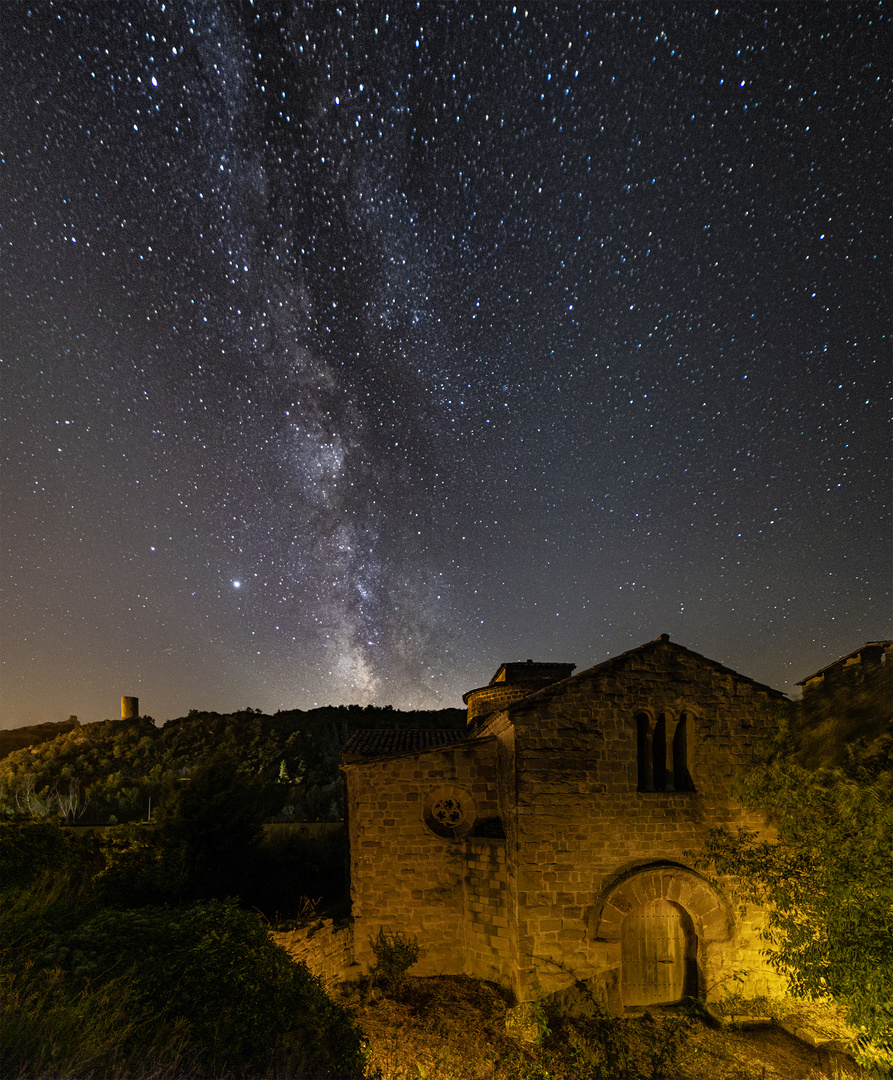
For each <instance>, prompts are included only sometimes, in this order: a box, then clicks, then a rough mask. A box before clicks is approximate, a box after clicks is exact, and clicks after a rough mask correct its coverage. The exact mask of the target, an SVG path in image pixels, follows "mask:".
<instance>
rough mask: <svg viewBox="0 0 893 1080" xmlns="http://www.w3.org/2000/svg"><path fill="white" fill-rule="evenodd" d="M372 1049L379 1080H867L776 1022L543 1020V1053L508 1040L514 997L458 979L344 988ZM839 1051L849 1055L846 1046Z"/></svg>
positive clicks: (668, 1014) (666, 1013) (810, 1015)
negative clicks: (390, 988)
mask: <svg viewBox="0 0 893 1080" xmlns="http://www.w3.org/2000/svg"><path fill="white" fill-rule="evenodd" d="M344 991H345V995H346V997H347V1004H349V1005H350V1006H351V1007H352V1008H354V1009H355V1010H356V1014H357V1021H358V1023H359V1025H360V1027H361V1028H362V1029H363V1031H364V1032H365V1033H366V1036H367V1038H368V1041H369V1060H370V1076H371V1077H374V1078H377V1080H823V1078H824V1077H835V1080H848V1078H850V1077H852V1078H856V1077H859V1076H864V1075H865V1074H864V1073H862V1072H861V1071H860V1070H858V1068H857V1067H856V1066H855V1065H852V1064H851V1063H849V1062H847V1060H846V1059H843V1058H841V1057H840V1056H839V1055H835V1054H834V1053H832V1052H830V1051H829V1050H825V1049H816V1048H814V1047H812V1046H807V1045H804V1043H803V1042H801V1041H799V1040H798V1039H796V1038H794V1037H793V1036H792V1035H791V1034H789V1033H788V1032H786V1031H784V1030H782V1029H781V1028H780V1027H778V1026H777V1025H776V1024H775V1023H767V1024H765V1025H763V1026H759V1027H755V1028H747V1027H736V1026H734V1025H733V1026H731V1027H726V1028H723V1029H717V1028H716V1026H715V1025H711V1024H709V1023H707V1022H705V1021H704V1019H702V1018H700V1017H697V1016H691V1015H685V1014H683V1013H681V1012H680V1011H679V1010H677V1009H673V1008H666V1009H664V1008H654V1009H648V1010H641V1011H637V1012H636V1013H630V1014H628V1015H625V1016H623V1017H620V1018H616V1017H609V1018H606V1017H599V1016H593V1017H589V1018H582V1019H570V1018H568V1017H559V1016H555V1015H549V1014H548V1011H547V1013H546V1018H547V1021H548V1025H549V1029H550V1030H549V1033H548V1034H546V1035H544V1037H543V1038H542V1040H541V1042H540V1043H539V1044H536V1043H529V1042H522V1041H520V1040H519V1039H517V1038H514V1037H512V1036H510V1035H509V1034H508V1033H507V1032H506V1024H505V1022H506V1013H507V1011H508V1010H509V1009H510V1008H511V1007H512V1005H513V999H512V997H511V994H510V993H509V992H508V991H506V990H504V989H503V988H501V987H499V986H496V985H495V984H493V983H489V982H484V981H482V980H479V979H473V978H470V977H468V976H461V975H445V976H437V977H431V978H414V977H407V978H406V980H405V982H404V983H403V985H402V987H401V988H400V989H399V990H397V991H395V992H394V993H392V994H387V995H386V994H382V993H381V991H379V990H375V989H373V988H371V987H369V986H368V984H367V985H365V986H364V985H363V984H352V985H351V986H349V987H345V988H344ZM795 1004H796V1006H797V1007H799V1008H800V1010H801V1011H800V1013H799V1014H798V1016H800V1017H802V1019H803V1020H804V1021H808V1022H809V1026H810V1027H811V1028H812V1029H813V1030H817V1031H820V1032H822V1033H823V1034H827V1035H828V1036H829V1037H837V1038H839V1037H840V1035H841V1034H842V1030H841V1029H840V1028H839V1024H840V1021H839V1016H837V1015H836V1014H835V1013H834V1011H833V1010H822V1009H821V1008H818V1007H815V1006H810V1005H805V1004H804V1003H802V1002H796V1003H794V1002H783V1003H781V1011H782V1013H783V1014H784V1015H791V1014H792V1013H793V1006H794V1005H795ZM837 1045H838V1046H839V1045H840V1044H837Z"/></svg>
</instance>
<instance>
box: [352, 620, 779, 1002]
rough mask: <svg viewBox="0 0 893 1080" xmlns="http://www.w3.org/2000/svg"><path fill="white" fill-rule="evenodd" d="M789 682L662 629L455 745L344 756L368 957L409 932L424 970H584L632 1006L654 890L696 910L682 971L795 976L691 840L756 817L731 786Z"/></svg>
mask: <svg viewBox="0 0 893 1080" xmlns="http://www.w3.org/2000/svg"><path fill="white" fill-rule="evenodd" d="M782 697H783V695H780V694H779V693H777V692H776V691H773V690H771V689H770V688H768V687H765V686H761V685H760V684H757V683H754V682H753V681H751V680H749V679H747V678H745V677H743V676H740V675H737V674H736V673H735V672H733V671H730V670H728V669H726V668H723V667H722V666H721V665H719V664H717V663H714V662H713V661H710V660H708V659H706V658H705V657H702V656H699V655H698V654H697V653H693V652H691V651H689V650H687V649H684V648H682V647H681V646H678V645H675V644H672V643H670V642H669V641H668V640H667V639H666V638H660V639H658V640H657V641H654V642H650V643H648V644H647V645H644V646H642V647H641V648H639V649H634V650H631V651H630V652H629V653H626V654H623V655H622V656H619V657H616V658H614V659H612V660H610V661H607V662H605V663H603V664H600V665H598V666H597V667H595V668H591V669H589V670H588V671H583V672H580V673H579V674H578V675H576V676H574V677H572V678H566V679H564V680H562V681H560V682H558V683H555V684H553V685H552V686H550V687H546V688H545V689H542V690H539V691H536V692H534V693H533V694H531V695H529V696H528V697H526V698H525V699H523V700H519V701H514V702H508V703H506V704H505V707H504V708H503V709H502V711H501V712H497V713H493V714H491V715H489V716H487V717H486V718H482V719H479V720H478V721H477V725H476V727H474V728H473V729H472V734H473V736H474V737H473V738H470V739H469V740H468V741H466V742H464V743H461V744H459V745H453V746H449V747H440V748H437V749H430V750H426V751H419V752H415V753H406V754H399V755H393V756H390V757H383V758H378V759H373V760H367V761H364V762H357V761H356V760H348V759H347V757H345V764H344V765H343V769H344V773H345V776H346V781H347V791H348V826H349V834H350V846H351V899H352V913H353V917H354V920H355V923H354V955H355V958H356V959H357V960H358V961H359V962H360V963H361V964H363V965H366V964H368V962H369V960H370V959H371V951H370V949H369V946H368V938H369V937H370V936H371V935H372V934H374V933H375V932H377V930H378V927H379V926H384V927H385V929H387V930H391V931H393V930H406V931H407V932H409V933H410V934H415V935H417V937H418V940H419V944H420V946H421V950H422V951H421V955H420V961H419V964H418V966H417V967H416V968H415V969H414V972H415V973H417V974H423V975H424V974H437V973H444V974H458V973H465V974H471V975H477V976H479V977H482V978H489V979H494V980H496V981H498V982H501V983H503V984H504V985H508V986H511V987H512V988H513V989H514V990H515V992H516V994H517V995H518V997H519V999H520V1000H525V999H528V998H530V997H533V996H535V995H537V994H539V993H542V992H545V993H552V992H558V991H561V990H563V989H565V988H567V987H568V986H569V985H570V984H571V983H572V982H573V981H574V980H575V979H580V980H583V981H586V982H587V983H588V985H589V986H590V988H591V989H592V990H593V992H594V993H595V994H596V995H597V996H598V997H600V998H601V999H602V1000H603V1001H604V1002H605V1003H606V1004H608V1005H609V1006H610V1007H612V1008H617V1007H619V1006H621V1005H623V1003H624V995H625V994H626V993H627V990H626V989H625V988H624V987H625V983H624V980H625V979H628V973H629V967H627V968H626V969H624V962H623V960H622V955H623V935H624V925H625V923H624V920H625V919H626V917H627V916H628V915H632V917H631V919H630V921H629V923H627V924H626V925H627V927H629V926H633V925H634V924H635V920H636V919H638V918H641V914H642V912H641V909H642V908H643V907H644V906H646V905H651V906H652V907H654V908H655V909H658V908H662V909H663V910H666V909H668V908H669V907H672V909H673V911H678V912H679V913H680V918H681V919H682V920H683V921H684V925H685V927H686V930H685V933H686V935H688V936H687V937H686V945H685V948H686V950H687V951H686V953H685V958H684V964H685V971H686V980H687V981H686V986H689V985H692V984H694V985H693V988H694V989H696V990H697V991H698V992H700V993H707V994H708V996H710V997H713V998H715V997H719V996H722V994H724V993H725V992H726V991H727V990H729V989H741V990H743V991H744V992H745V993H754V994H755V993H763V992H767V991H769V992H772V991H781V990H782V989H783V986H782V984H781V981H780V980H779V979H778V977H777V976H776V975H775V974H774V972H772V971H771V970H770V969H769V968H768V966H767V964H766V961H765V959H764V958H763V957H762V956H760V948H761V946H762V942H761V941H760V939H759V931H760V930H761V928H762V927H763V926H764V925H765V919H764V915H763V913H761V912H759V911H754V910H748V911H747V912H746V913H745V914H744V915H743V916H742V915H740V914H739V911H738V906H737V904H736V903H735V902H734V900H733V898H731V896H730V895H729V894H728V892H727V891H724V890H723V888H722V886H720V887H716V886H714V885H711V884H709V883H708V882H707V881H706V880H705V878H704V876H703V873H702V872H700V871H699V870H698V869H697V866H696V859H695V857H694V855H693V853H694V852H697V851H698V850H700V849H702V848H703V845H704V841H705V837H706V834H707V831H708V830H709V829H710V828H711V827H713V826H716V825H724V826H727V827H730V828H732V829H734V828H736V827H738V826H747V827H752V828H759V827H760V826H761V821H760V819H758V818H755V817H753V816H750V815H748V814H746V813H745V812H744V811H743V810H742V809H741V807H740V806H738V805H737V804H736V803H735V801H734V800H733V799H732V797H731V794H730V792H731V788H732V786H733V784H734V781H735V778H736V776H737V775H738V774H739V772H740V770H741V769H742V767H743V766H744V765H746V764H747V763H748V762H749V761H751V760H752V757H753V752H754V747H755V744H756V741H757V740H758V739H759V737H760V736H761V735H762V734H763V733H764V731H765V730H766V727H767V725H770V724H771V723H772V722H773V721H772V718H771V711H770V709H767V706H771V705H772V704H773V703H776V702H778V701H779V700H780V699H781V698H782ZM503 836H504V839H502V837H503ZM624 971H626V975H625V974H624Z"/></svg>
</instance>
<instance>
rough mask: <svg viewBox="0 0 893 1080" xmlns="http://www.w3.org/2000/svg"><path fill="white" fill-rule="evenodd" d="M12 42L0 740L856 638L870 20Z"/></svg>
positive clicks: (386, 698) (725, 12) (881, 237)
mask: <svg viewBox="0 0 893 1080" xmlns="http://www.w3.org/2000/svg"><path fill="white" fill-rule="evenodd" d="M3 23H4V26H3V40H2V50H3V52H2V61H0V63H2V69H0V75H2V85H3V87H4V92H3V95H2V102H0V108H2V131H3V147H2V152H3V153H2V165H3V173H4V177H5V179H4V181H3V186H2V190H0V200H2V203H0V210H2V215H0V216H2V242H3V257H2V259H3V261H2V269H0V274H2V315H0V318H2V350H0V352H2V361H3V363H2V371H3V382H2V390H3V421H4V441H3V465H4V468H3V479H2V484H3V510H2V551H3V574H2V584H3V626H2V636H3V648H2V664H3V666H2V680H3V682H2V686H3V688H2V711H0V725H2V726H7V727H10V726H17V725H20V724H29V723H37V722H42V721H46V720H61V719H65V718H67V717H68V716H69V715H70V714H76V715H78V716H79V717H80V719H81V721H82V722H86V721H90V720H99V719H103V718H105V717H114V716H116V715H119V699H120V696H121V695H122V694H128V695H136V696H139V698H140V708H141V711H142V712H143V713H148V714H151V715H152V716H154V717H155V718H156V720H159V721H163V720H166V719H168V718H170V717H174V716H180V715H184V714H185V713H186V712H187V711H188V710H189V709H190V708H199V709H215V710H219V711H230V710H235V709H238V708H242V707H245V706H250V707H254V708H260V709H262V710H264V711H275V710H277V709H280V708H284V709H287V708H312V707H313V706H314V705H316V704H319V705H323V704H339V703H345V704H346V703H351V702H357V703H360V704H366V703H369V702H373V703H375V704H378V705H385V704H391V705H393V706H395V707H396V708H437V707H446V706H461V695H462V693H463V692H464V691H465V690H468V689H471V688H472V687H475V686H480V685H482V684H484V683H486V682H487V681H488V680H489V678H490V676H491V675H492V674H493V672H494V671H495V670H496V669H497V667H498V666H499V665H500V664H501V663H503V662H505V661H514V660H524V659H527V658H532V659H534V660H543V661H545V660H554V661H569V662H575V663H576V664H577V665H578V668H580V669H582V668H585V667H588V666H590V665H592V664H594V663H597V662H599V661H601V660H604V659H606V658H607V657H608V656H611V655H616V654H617V653H618V652H621V651H623V650H625V649H628V648H632V647H634V646H636V645H639V644H641V643H643V642H645V641H648V640H651V639H653V638H655V637H657V635H658V634H660V633H669V634H670V635H671V637H672V639H673V640H674V641H677V642H679V643H680V644H683V645H686V646H688V647H689V648H692V649H695V650H697V651H698V652H702V653H705V654H706V655H707V656H710V657H711V658H713V659H715V660H718V661H720V662H721V663H724V664H728V665H729V666H731V667H733V668H735V669H736V670H738V671H740V672H742V673H743V674H745V675H748V676H750V677H752V678H755V679H758V680H760V681H762V682H767V683H769V684H770V685H772V686H774V687H776V688H778V689H782V690H786V691H788V692H795V684H796V682H797V680H799V679H801V678H803V677H805V676H806V675H809V674H811V673H812V672H813V671H815V670H816V669H818V668H820V667H822V666H823V665H824V664H826V663H829V662H831V661H832V660H834V659H836V658H837V657H839V656H841V655H843V654H845V653H847V652H850V651H851V650H852V649H855V648H856V647H858V646H859V645H861V644H862V643H863V642H864V641H866V640H872V639H877V638H881V637H886V636H890V634H891V620H890V584H891V565H890V557H889V518H888V516H887V508H886V503H887V500H888V496H889V491H890V481H891V469H890V463H889V454H888V445H889V444H888V432H887V427H888V425H887V421H888V416H889V408H888V406H889V400H890V374H891V369H890V355H889V340H888V335H889V321H890V304H889V288H888V286H889V282H890V254H891V243H890V239H891V236H890V204H889V193H890V186H891V161H890V154H889V142H890V129H889V117H890V113H891V93H890V75H891V64H890V53H891V49H890V40H891V37H890V29H891V28H890V6H889V3H887V2H884V3H861V2H851V3H846V4H843V3H839V2H834V3H821V2H816V0H810V2H809V3H795V2H786V3H783V4H778V5H776V4H762V3H750V2H740V3H725V2H724V3H721V4H719V5H715V4H714V3H706V2H701V0H699V2H696V3H683V2H679V3H672V4H670V3H666V2H665V0H659V2H649V0H644V2H635V3H617V4H612V3H607V2H604V3H602V2H599V3H585V4H573V3H570V2H567V0H561V2H560V3H545V2H539V0H538V2H531V3H528V4H520V3H519V4H517V5H516V4H513V3H501V2H500V3H496V2H484V3H477V2H472V0H458V2H457V0H453V2H450V3H441V2H435V0H426V2H423V3H421V4H417V3H414V2H413V3H409V2H406V0H395V2H393V3H383V2H378V0H361V2H360V3H348V2H345V3H336V2H334V0H332V2H321V0H313V2H310V3H299V2H286V0H283V2H282V3H275V2H273V0H254V2H253V3H251V2H247V0H246V2H245V3H241V4H239V3H224V2H214V0H174V2H171V0H167V2H161V0H121V2H117V3H113V2H111V0H109V2H103V3H99V2H90V0H65V2H54V0H35V2H33V3H24V2H20V0H7V3H6V4H4V14H3Z"/></svg>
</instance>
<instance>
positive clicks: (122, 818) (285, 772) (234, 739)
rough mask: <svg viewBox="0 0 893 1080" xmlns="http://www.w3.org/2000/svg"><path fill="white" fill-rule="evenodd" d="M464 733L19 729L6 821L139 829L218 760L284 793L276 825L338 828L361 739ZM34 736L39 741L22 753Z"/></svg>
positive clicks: (287, 714) (417, 715)
mask: <svg viewBox="0 0 893 1080" xmlns="http://www.w3.org/2000/svg"><path fill="white" fill-rule="evenodd" d="M464 723H465V713H464V711H463V710H461V709H442V710H431V711H415V712H401V711H398V710H396V709H393V708H391V707H390V706H385V707H383V708H379V707H376V706H371V705H370V706H366V707H365V708H363V707H361V706H359V705H348V706H327V707H324V708H319V709H313V710H310V711H307V712H304V711H301V710H299V709H292V710H288V711H281V712H278V713H276V714H275V715H274V716H268V715H266V714H264V713H261V712H259V711H258V710H255V709H242V710H239V711H238V712H233V713H226V714H223V713H216V712H200V711H198V710H194V709H193V710H191V711H190V713H189V715H188V716H184V717H180V718H179V719H176V720H170V721H168V722H167V723H166V724H164V725H163V726H157V725H156V723H155V721H154V720H153V719H152V718H151V717H148V716H143V717H139V718H137V719H134V720H105V721H102V722H99V723H94V724H84V725H81V724H73V725H72V724H70V723H69V722H66V723H64V724H62V725H58V726H55V725H54V726H51V725H38V726H37V727H35V728H28V729H25V728H23V729H16V730H14V731H12V732H9V733H8V736H9V737H8V738H7V739H6V740H5V741H6V745H16V743H17V741H18V743H19V746H20V748H18V749H14V750H12V752H10V753H7V754H6V756H5V757H3V759H2V760H0V813H2V814H3V815H4V816H6V817H7V818H11V817H18V816H25V817H29V818H32V817H37V818H49V817H57V818H62V819H63V820H66V821H68V822H69V823H78V824H81V825H106V824H116V823H121V822H128V821H141V820H145V819H146V818H147V817H148V816H149V813H150V808H151V807H153V806H158V805H159V803H160V802H161V801H162V800H163V799H164V798H165V793H166V791H167V789H168V787H169V785H170V784H171V783H173V782H176V781H178V780H180V779H183V778H186V777H189V776H190V775H191V773H192V772H193V770H194V769H195V768H196V767H197V766H198V765H200V764H202V763H204V762H207V761H209V760H210V759H212V758H223V759H226V760H228V761H231V762H232V763H233V764H234V765H235V767H236V768H237V769H238V771H239V772H240V773H243V774H245V775H246V776H248V777H251V778H252V779H253V780H255V781H257V782H260V783H265V784H276V785H281V791H280V795H281V796H282V798H281V805H280V806H279V807H278V809H277V810H276V811H275V813H273V815H272V820H279V821H336V820H339V819H340V818H341V817H342V816H343V805H342V801H343V797H342V786H341V779H340V775H339V771H338V763H339V755H340V751H341V748H342V747H343V746H344V744H345V743H346V742H347V740H348V739H349V738H350V736H351V735H352V734H353V732H354V731H357V730H359V729H362V728H462V727H463V726H464ZM51 727H55V728H56V730H58V729H59V728H61V729H62V730H61V732H60V733H59V734H56V735H55V737H53V738H49V739H47V738H46V735H47V731H46V730H45V729H47V728H51ZM27 732H33V733H34V737H35V741H34V742H33V743H31V744H30V745H24V746H22V745H21V742H20V740H21V739H22V738H27V735H26V734H25V733H27ZM50 733H52V730H51V731H50ZM16 736H18V737H19V739H18V740H17V739H16ZM40 740H43V741H40Z"/></svg>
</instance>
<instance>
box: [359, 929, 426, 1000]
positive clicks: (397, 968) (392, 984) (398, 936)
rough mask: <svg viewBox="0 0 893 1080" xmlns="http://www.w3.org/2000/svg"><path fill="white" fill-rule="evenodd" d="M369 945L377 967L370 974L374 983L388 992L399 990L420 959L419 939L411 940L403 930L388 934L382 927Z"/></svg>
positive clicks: (370, 940)
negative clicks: (409, 971)
mask: <svg viewBox="0 0 893 1080" xmlns="http://www.w3.org/2000/svg"><path fill="white" fill-rule="evenodd" d="M369 944H370V945H371V946H372V951H373V952H374V953H375V967H373V968H372V970H371V971H370V972H369V974H370V976H371V977H372V982H373V983H374V984H375V985H376V986H378V987H380V988H381V989H382V990H384V991H387V992H391V991H394V990H397V989H398V988H399V987H400V986H401V984H402V983H403V981H404V979H405V978H406V972H407V971H408V970H409V969H410V968H411V967H412V965H413V964H414V963H415V962H416V960H418V958H419V942H418V938H415V937H413V938H412V940H410V939H409V937H408V936H407V935H406V934H405V933H404V932H403V931H402V930H397V931H396V932H395V933H393V934H388V933H387V932H386V931H385V929H384V927H383V926H382V927H379V930H378V933H377V934H376V935H375V937H371V938H369Z"/></svg>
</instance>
